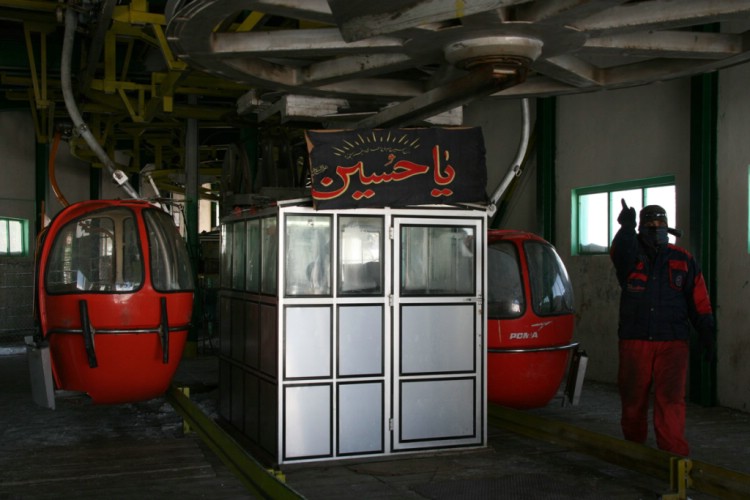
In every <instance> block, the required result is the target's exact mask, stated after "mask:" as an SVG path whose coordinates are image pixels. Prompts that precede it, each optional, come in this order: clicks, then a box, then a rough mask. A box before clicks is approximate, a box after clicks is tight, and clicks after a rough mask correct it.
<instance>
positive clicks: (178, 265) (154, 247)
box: [143, 210, 193, 292]
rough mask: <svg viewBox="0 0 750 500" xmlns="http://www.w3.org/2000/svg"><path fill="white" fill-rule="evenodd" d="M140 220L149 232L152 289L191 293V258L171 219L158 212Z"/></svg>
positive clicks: (146, 215)
mask: <svg viewBox="0 0 750 500" xmlns="http://www.w3.org/2000/svg"><path fill="white" fill-rule="evenodd" d="M143 219H144V220H145V221H146V229H147V230H148V244H149V248H150V250H151V280H152V281H153V286H154V289H156V290H158V291H160V292H173V291H178V290H192V289H193V274H192V272H191V270H190V258H189V256H188V254H187V249H186V248H185V244H184V242H183V241H182V238H181V237H180V235H179V233H178V232H177V229H176V228H175V226H174V224H173V223H172V219H171V218H170V217H169V215H167V214H166V213H165V212H162V211H161V210H144V211H143Z"/></svg>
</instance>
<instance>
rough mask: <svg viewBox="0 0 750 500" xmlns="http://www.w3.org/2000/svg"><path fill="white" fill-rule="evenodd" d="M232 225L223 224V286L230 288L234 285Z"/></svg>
mask: <svg viewBox="0 0 750 500" xmlns="http://www.w3.org/2000/svg"><path fill="white" fill-rule="evenodd" d="M232 234H233V231H232V225H231V224H222V225H221V250H220V251H221V286H222V287H224V288H230V287H231V285H232V255H231V252H232Z"/></svg>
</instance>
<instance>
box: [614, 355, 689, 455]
mask: <svg viewBox="0 0 750 500" xmlns="http://www.w3.org/2000/svg"><path fill="white" fill-rule="evenodd" d="M688 355H689V349H688V343H687V341H682V340H672V341H665V342H656V341H649V340H620V368H619V372H618V375H617V379H618V385H619V388H620V401H621V402H622V419H621V421H620V424H621V426H622V433H623V435H624V437H625V439H627V440H628V441H635V442H637V443H644V442H646V436H647V435H648V406H649V395H650V392H651V385H652V382H653V390H654V431H655V433H656V444H657V446H658V447H659V448H660V449H662V450H665V451H668V452H671V453H675V454H677V455H682V456H688V455H689V453H690V448H689V446H688V443H687V441H686V440H685V380H686V376H687V365H688Z"/></svg>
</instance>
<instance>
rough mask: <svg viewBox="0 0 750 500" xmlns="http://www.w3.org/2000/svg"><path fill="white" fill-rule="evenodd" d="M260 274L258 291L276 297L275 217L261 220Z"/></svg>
mask: <svg viewBox="0 0 750 500" xmlns="http://www.w3.org/2000/svg"><path fill="white" fill-rule="evenodd" d="M261 226H262V234H261V246H260V249H261V261H260V262H261V274H260V280H261V283H260V291H261V293H264V294H268V295H276V290H277V283H278V276H279V271H278V266H277V264H278V259H279V232H278V230H277V221H276V217H266V218H264V219H262V220H261Z"/></svg>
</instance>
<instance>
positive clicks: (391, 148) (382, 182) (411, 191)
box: [306, 127, 487, 209]
mask: <svg viewBox="0 0 750 500" xmlns="http://www.w3.org/2000/svg"><path fill="white" fill-rule="evenodd" d="M306 136H307V148H308V151H309V153H310V169H311V178H312V197H313V202H314V205H315V208H317V209H329V208H357V207H362V208H363V207H404V206H407V205H427V204H453V203H476V202H485V201H486V199H487V195H486V192H485V187H486V184H487V168H486V165H485V149H484V139H483V137H482V131H481V129H479V128H476V127H471V128H421V129H359V130H343V131H341V130H339V131H322V130H308V131H307V132H306Z"/></svg>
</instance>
